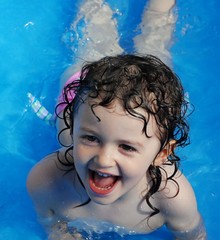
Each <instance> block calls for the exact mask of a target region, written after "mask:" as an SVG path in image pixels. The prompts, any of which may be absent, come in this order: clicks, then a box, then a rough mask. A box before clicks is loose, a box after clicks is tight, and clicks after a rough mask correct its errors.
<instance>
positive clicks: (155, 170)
mask: <svg viewBox="0 0 220 240" xmlns="http://www.w3.org/2000/svg"><path fill="white" fill-rule="evenodd" d="M70 95H75V96H74V98H73V100H71V101H70V100H69V99H70V97H69V96H70ZM63 96H64V102H62V103H60V104H65V105H66V107H65V109H64V111H63V120H64V122H65V125H66V129H69V130H70V132H71V134H72V133H73V129H72V128H73V118H74V115H75V114H76V113H77V110H78V109H79V106H80V104H82V103H83V102H84V101H85V100H86V99H87V98H95V99H97V98H98V99H99V100H100V101H99V102H98V103H97V104H93V105H91V109H92V111H93V113H94V115H95V111H94V108H95V107H97V106H103V107H109V106H110V105H111V104H112V103H113V102H114V101H115V100H116V99H117V100H119V102H120V104H121V105H122V106H123V108H124V109H125V110H126V111H127V112H128V113H129V114H130V115H132V116H134V117H137V118H138V119H141V121H142V122H143V129H142V131H143V132H144V133H145V135H146V137H148V138H149V137H150V136H149V135H148V133H147V125H148V121H149V118H150V117H153V118H154V119H155V121H156V123H157V125H158V129H159V139H160V142H161V149H162V148H163V147H164V146H165V145H166V144H167V143H168V142H169V141H170V140H175V142H176V146H177V147H178V146H181V147H183V146H185V145H187V144H188V143H189V136H188V132H189V125H188V123H187V120H186V117H187V109H188V106H189V103H188V101H187V100H186V99H185V97H184V90H183V86H182V84H181V82H180V80H179V78H178V76H177V75H176V74H175V73H173V71H172V70H171V69H170V68H169V67H168V66H166V65H165V64H164V63H163V62H162V61H161V60H159V59H158V58H157V57H155V56H152V55H145V56H139V55H138V56H137V55H119V56H115V57H105V58H102V59H101V60H99V61H95V62H92V63H87V64H85V65H84V67H83V68H82V71H81V76H80V78H79V79H78V80H76V81H73V82H71V83H70V84H68V85H67V86H65V87H64V93H63ZM71 99H72V98H71ZM138 108H142V109H144V110H145V111H146V113H148V114H147V116H148V117H147V118H146V115H142V114H140V112H138V111H136V109H138ZM95 116H96V115H95ZM96 117H97V119H98V121H101V119H99V117H98V116H96ZM71 148H72V147H69V148H68V150H67V151H66V154H65V156H66V162H65V163H63V164H64V165H66V166H69V167H70V168H71V170H72V169H74V162H73V161H74V160H72V161H71V160H70V159H68V157H67V156H68V151H70V150H71ZM179 160H180V158H179V157H178V156H177V155H176V154H175V152H174V149H172V153H171V154H170V156H169V157H168V162H167V163H166V164H169V165H173V166H174V172H173V174H172V175H171V176H167V181H169V180H170V181H173V182H175V183H176V184H177V182H176V181H175V180H174V176H175V174H176V173H177V171H178V168H179ZM162 171H164V170H163V169H162V168H161V167H160V166H155V165H154V164H152V165H150V167H149V169H148V174H149V175H150V177H151V183H150V186H149V189H148V191H147V193H146V194H145V196H144V198H143V201H146V202H147V204H148V205H149V207H150V208H151V209H152V210H153V212H152V214H151V215H150V217H151V216H153V215H155V214H157V213H159V209H157V208H156V207H154V206H153V205H152V204H151V201H150V197H151V196H152V195H153V194H154V193H156V192H157V191H159V188H160V184H161V181H162ZM177 186H178V184H177ZM178 189H179V186H178ZM176 194H178V191H177V193H176Z"/></svg>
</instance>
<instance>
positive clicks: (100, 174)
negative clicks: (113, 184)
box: [97, 172, 112, 177]
mask: <svg viewBox="0 0 220 240" xmlns="http://www.w3.org/2000/svg"><path fill="white" fill-rule="evenodd" d="M97 174H98V175H99V176H102V177H110V176H112V175H111V174H107V173H101V172H97Z"/></svg>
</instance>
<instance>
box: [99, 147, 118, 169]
mask: <svg viewBox="0 0 220 240" xmlns="http://www.w3.org/2000/svg"><path fill="white" fill-rule="evenodd" d="M113 153H114V150H113V149H112V148H110V147H103V148H102V149H100V151H99V153H98V154H97V156H96V157H95V163H96V164H97V167H101V168H108V167H113V166H114V165H115V164H116V162H115V158H114V154H113Z"/></svg>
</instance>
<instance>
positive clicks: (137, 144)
mask: <svg viewBox="0 0 220 240" xmlns="http://www.w3.org/2000/svg"><path fill="white" fill-rule="evenodd" d="M120 142H122V143H123V144H127V145H134V146H138V147H142V148H143V147H144V145H143V144H142V143H140V142H137V141H132V140H131V141H130V140H126V139H121V140H120Z"/></svg>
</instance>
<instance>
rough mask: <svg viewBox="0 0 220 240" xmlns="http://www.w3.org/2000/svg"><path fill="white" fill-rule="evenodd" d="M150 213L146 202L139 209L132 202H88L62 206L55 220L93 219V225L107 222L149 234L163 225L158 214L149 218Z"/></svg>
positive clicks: (162, 220)
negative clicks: (105, 203) (101, 203)
mask: <svg viewBox="0 0 220 240" xmlns="http://www.w3.org/2000/svg"><path fill="white" fill-rule="evenodd" d="M151 213H152V210H151V209H150V207H149V206H147V203H146V202H144V203H143V204H142V206H141V208H139V207H138V203H137V204H136V203H134V202H133V203H132V204H130V205H127V204H126V203H124V204H123V202H122V204H111V205H100V204H96V203H94V202H88V203H86V204H85V205H83V203H81V206H80V205H77V206H75V205H72V206H71V205H70V204H67V205H66V204H62V205H60V206H59V208H58V209H56V211H55V215H56V218H57V220H60V221H65V222H74V221H75V220H77V221H79V220H80V219H83V221H85V219H88V220H89V221H90V220H91V219H93V223H94V224H95V225H96V223H97V222H100V221H102V222H109V223H111V224H113V225H115V226H120V227H125V228H126V229H128V230H130V231H136V232H143V233H147V232H151V231H152V230H154V229H156V228H158V227H160V226H162V225H163V224H164V219H163V217H162V215H161V214H160V213H159V214H156V215H155V216H153V217H150V218H149V216H150V214H151ZM148 218H149V220H148ZM90 222H91V221H90ZM90 226H91V223H90Z"/></svg>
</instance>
